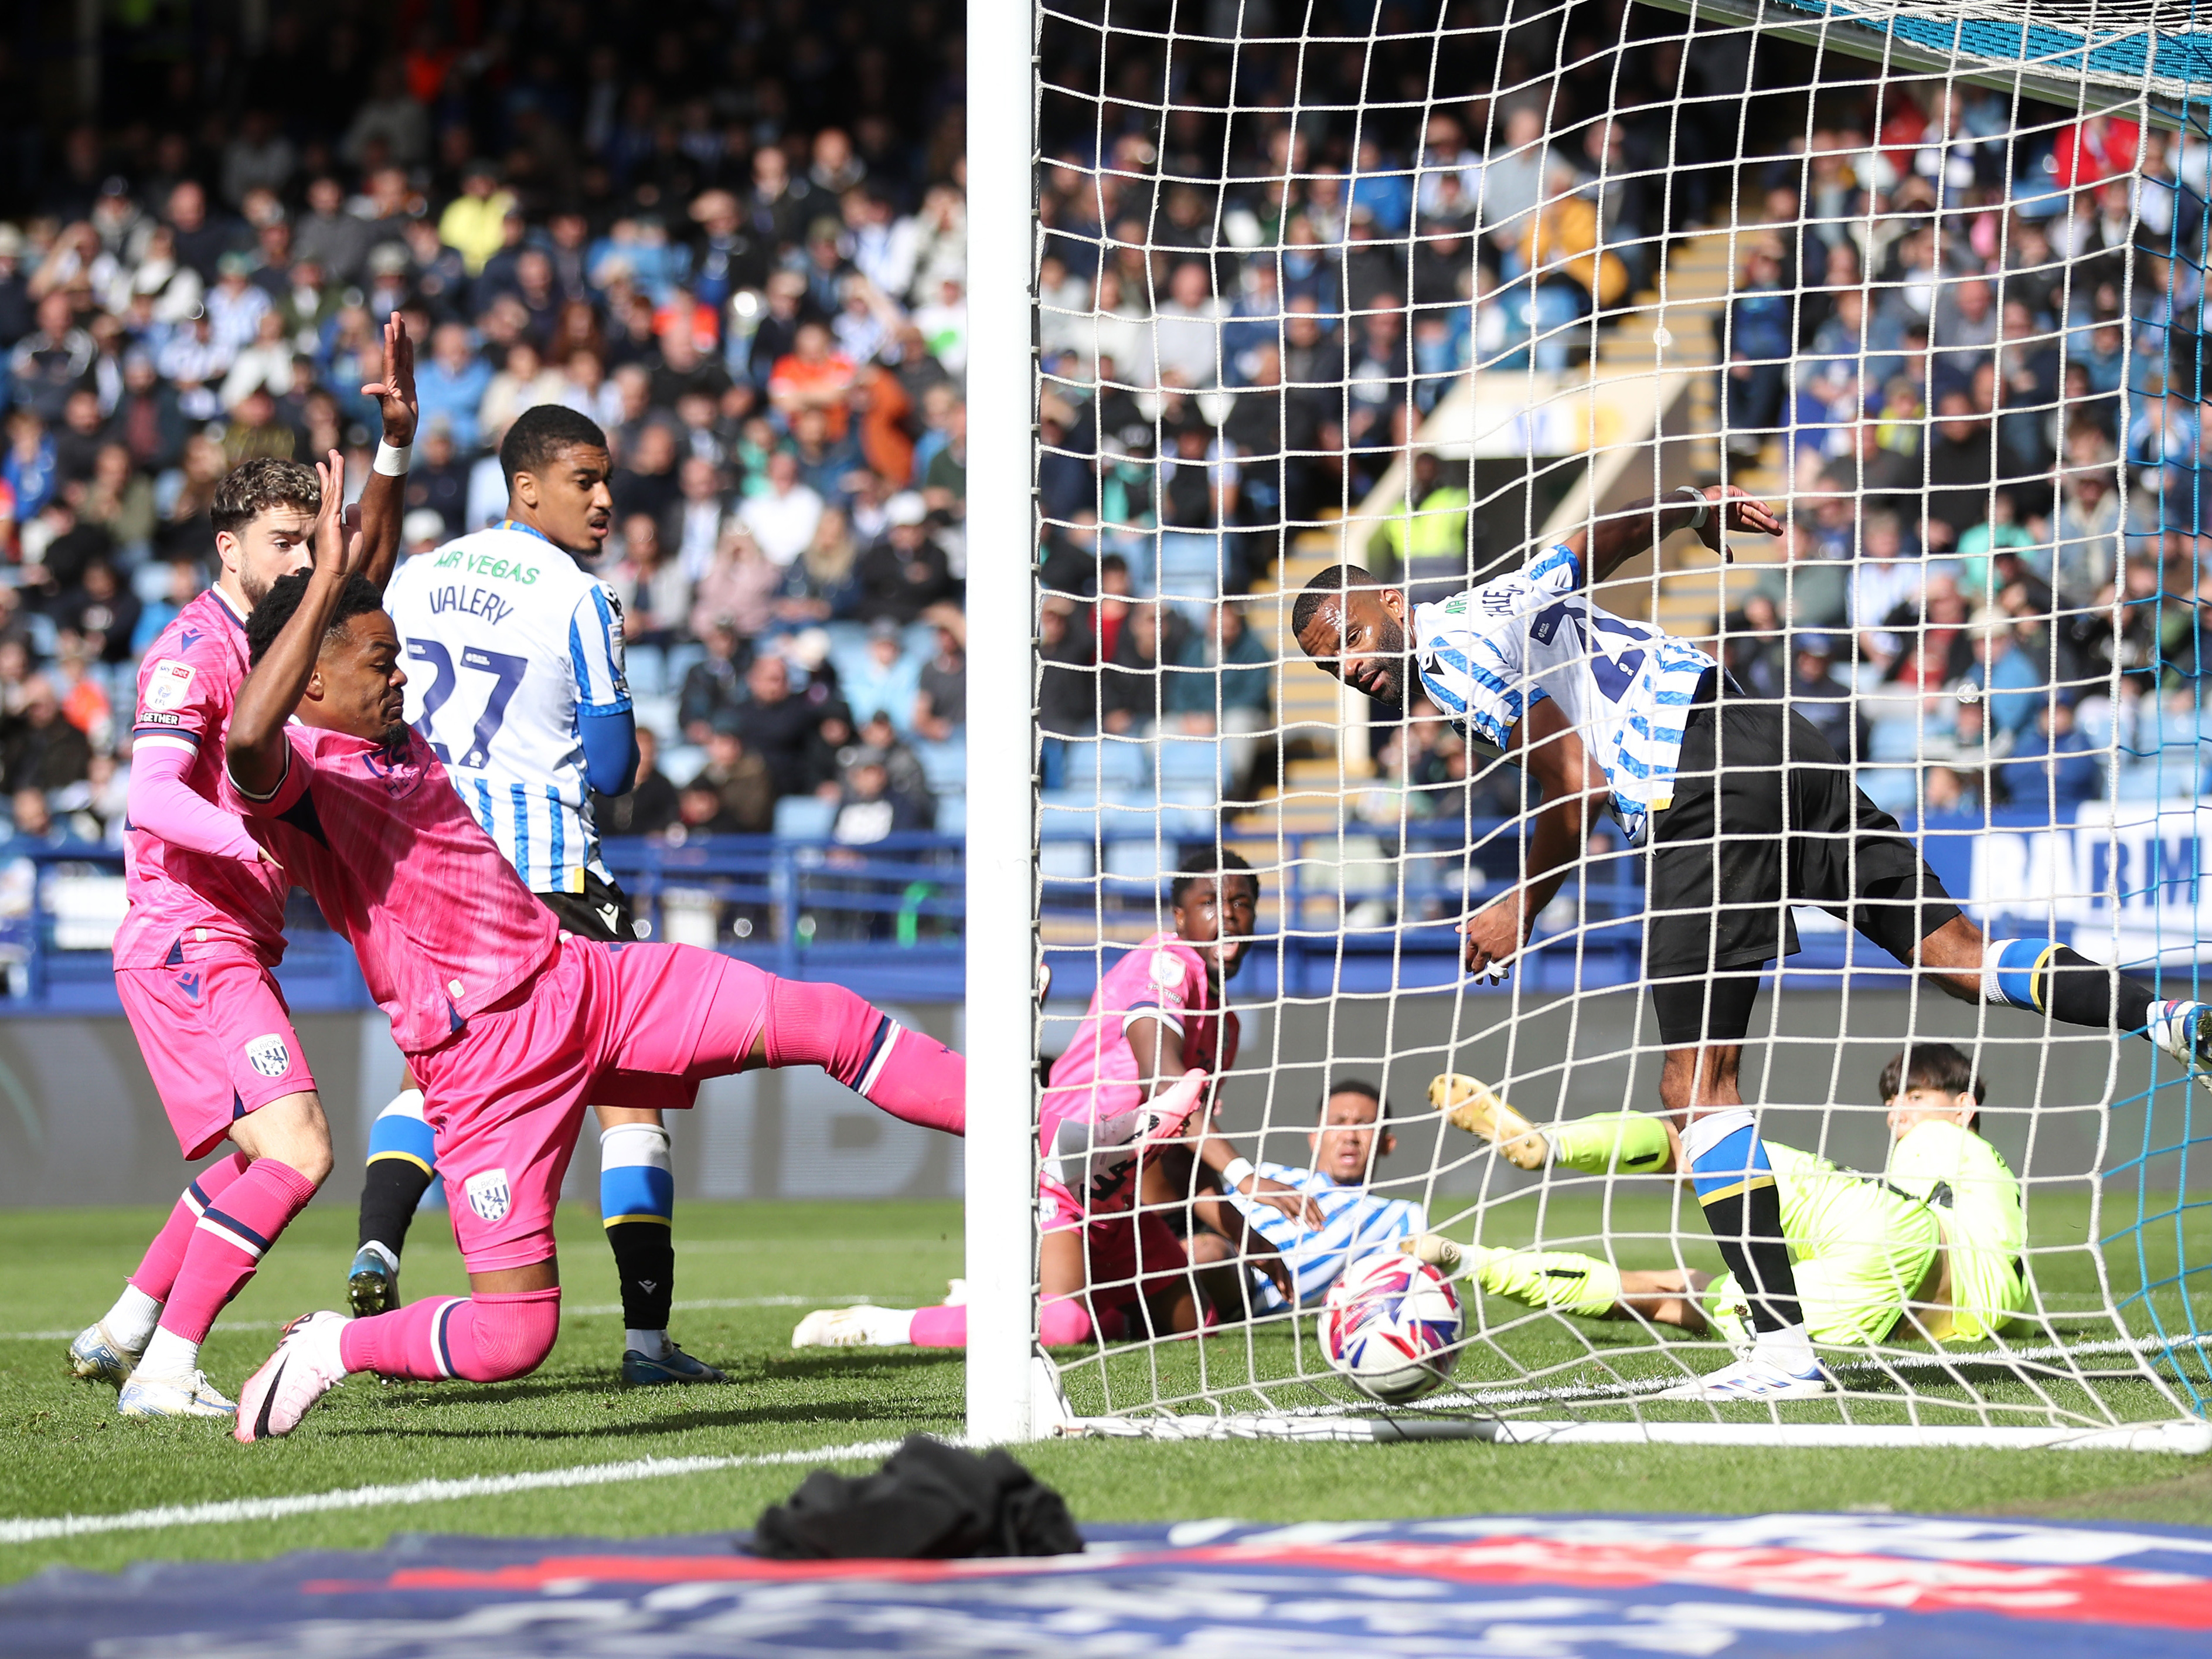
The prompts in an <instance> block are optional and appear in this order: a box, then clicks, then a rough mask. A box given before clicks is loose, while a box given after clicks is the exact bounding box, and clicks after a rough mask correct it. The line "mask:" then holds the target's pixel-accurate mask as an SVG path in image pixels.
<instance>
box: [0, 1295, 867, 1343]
mask: <svg viewBox="0 0 2212 1659" xmlns="http://www.w3.org/2000/svg"><path fill="white" fill-rule="evenodd" d="M872 1299H873V1298H872V1297H865V1296H726V1297H709V1298H707V1299H705V1300H702V1301H697V1302H671V1303H670V1304H668V1305H669V1307H670V1308H671V1309H672V1310H674V1311H676V1312H678V1313H701V1312H705V1311H708V1310H712V1309H716V1308H820V1307H826V1306H829V1305H832V1304H837V1303H842V1304H845V1305H846V1306H848V1307H856V1306H858V1305H859V1304H861V1303H863V1302H867V1301H872ZM622 1310H623V1306H622V1304H621V1303H619V1302H594V1303H591V1304H587V1305H586V1306H584V1307H580V1308H563V1309H562V1310H561V1311H562V1314H563V1315H564V1316H566V1317H568V1318H570V1319H588V1318H592V1317H594V1316H599V1315H605V1314H618V1313H620V1312H621V1311H622ZM83 1328H84V1327H82V1325H80V1326H78V1327H77V1328H76V1330H74V1331H0V1342H67V1341H69V1340H70V1339H71V1338H73V1337H75V1336H76V1334H77V1332H78V1331H82V1329H83ZM222 1328H223V1329H224V1330H226V1331H277V1330H282V1329H283V1328H284V1322H283V1320H281V1319H226V1320H224V1321H223V1322H222Z"/></svg>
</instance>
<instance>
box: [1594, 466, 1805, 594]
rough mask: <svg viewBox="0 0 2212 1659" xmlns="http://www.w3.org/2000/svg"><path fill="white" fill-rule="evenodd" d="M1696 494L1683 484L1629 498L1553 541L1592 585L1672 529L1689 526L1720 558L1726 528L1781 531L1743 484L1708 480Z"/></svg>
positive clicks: (1770, 512)
mask: <svg viewBox="0 0 2212 1659" xmlns="http://www.w3.org/2000/svg"><path fill="white" fill-rule="evenodd" d="M1697 494H1698V495H1700V496H1702V497H1703V498H1704V500H1703V504H1702V505H1701V504H1700V503H1699V501H1693V500H1692V499H1691V495H1690V492H1689V491H1687V490H1684V491H1682V492H1681V493H1680V494H1678V495H1669V496H1667V497H1665V498H1664V499H1663V500H1660V501H1653V500H1652V499H1651V498H1650V497H1649V496H1646V497H1645V498H1644V500H1642V501H1631V502H1630V503H1629V504H1628V505H1627V506H1626V507H1622V508H1621V509H1620V511H1618V512H1617V513H1608V514H1607V515H1606V516H1605V517H1604V518H1602V519H1600V520H1597V521H1596V522H1595V524H1587V525H1584V526H1582V527H1581V528H1580V529H1578V530H1577V531H1575V532H1572V533H1571V534H1570V535H1568V536H1565V537H1564V538H1561V540H1560V543H1559V545H1560V546H1562V547H1565V548H1566V549H1568V550H1570V551H1571V552H1572V553H1573V554H1574V556H1575V560H1576V562H1577V563H1578V564H1580V565H1581V566H1582V569H1583V586H1585V587H1595V586H1597V585H1598V584H1599V583H1600V582H1601V581H1605V580H1607V579H1608V578H1610V577H1611V576H1612V574H1613V572H1614V571H1616V570H1618V569H1620V567H1621V566H1622V565H1624V564H1626V563H1627V562H1629V560H1631V559H1632V558H1634V557H1635V556H1637V555H1638V554H1639V553H1643V552H1645V551H1648V550H1650V549H1651V548H1652V547H1654V546H1656V545H1657V544H1659V543H1660V542H1663V541H1665V540H1666V539H1667V538H1668V537H1669V536H1671V535H1673V534H1674V532H1676V531H1678V530H1694V531H1695V532H1697V536H1698V539H1699V541H1701V542H1703V543H1704V544H1705V545H1706V546H1707V547H1709V548H1711V550H1713V551H1714V552H1716V553H1717V554H1719V555H1720V556H1721V557H1722V558H1723V559H1726V558H1727V557H1729V550H1728V543H1727V542H1726V541H1725V540H1724V539H1723V538H1724V537H1725V536H1726V535H1727V533H1728V532H1729V531H1731V530H1734V531H1741V532H1744V533H1746V534H1758V535H1764V536H1779V535H1780V534H1781V533H1782V520H1780V519H1778V518H1777V517H1776V516H1775V515H1774V512H1773V510H1772V509H1771V507H1768V506H1767V505H1766V503H1765V501H1760V500H1759V498H1758V497H1757V496H1755V495H1753V494H1752V493H1751V492H1750V491H1749V490H1747V489H1737V488H1736V487H1735V485H1734V484H1713V485H1711V486H1709V487H1708V488H1706V489H1701V490H1699V491H1698V492H1697Z"/></svg>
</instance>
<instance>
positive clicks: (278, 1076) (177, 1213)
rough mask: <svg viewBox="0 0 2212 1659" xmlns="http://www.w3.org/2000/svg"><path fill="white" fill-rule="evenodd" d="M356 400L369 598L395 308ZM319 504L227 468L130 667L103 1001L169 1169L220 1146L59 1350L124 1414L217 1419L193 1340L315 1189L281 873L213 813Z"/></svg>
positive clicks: (315, 490)
mask: <svg viewBox="0 0 2212 1659" xmlns="http://www.w3.org/2000/svg"><path fill="white" fill-rule="evenodd" d="M362 394H363V395H364V396H366V397H372V398H376V399H377V401H378V403H379V404H380V408H381V410H382V412H383V421H384V442H383V444H382V446H381V447H380V448H379V449H378V451H377V458H376V463H375V468H374V471H373V472H372V473H371V474H370V477H369V479H368V483H367V484H366V485H365V486H364V487H363V489H362V496H361V504H360V505H361V515H362V538H363V541H364V542H365V544H367V548H368V553H367V559H366V564H365V570H366V574H367V575H368V580H370V582H371V583H372V584H380V583H381V582H382V581H383V580H385V578H386V576H388V575H389V574H391V570H392V561H393V559H394V558H395V557H396V556H397V555H398V548H399V520H400V517H401V514H402V511H403V509H404V505H405V503H404V497H403V487H404V483H405V479H404V473H405V471H406V454H407V446H408V445H409V444H410V442H411V441H413V438H414V433H415V416H416V410H415V372H414V353H413V348H412V347H411V346H410V343H409V342H408V338H407V328H406V325H405V324H404V323H403V322H401V321H400V319H399V318H398V315H397V313H395V314H394V315H393V316H392V319H390V320H389V321H388V322H387V323H386V325H385V328H384V378H383V380H380V381H378V382H375V383H374V384H372V385H369V386H363V387H362ZM323 505H324V496H323V493H322V484H321V483H320V482H319V480H318V478H317V477H316V474H315V470H314V469H313V467H310V466H306V465H301V463H299V462H297V461H286V460H276V459H256V460H251V461H247V462H246V463H244V464H243V465H240V466H238V467H236V468H234V469H233V470H232V471H231V472H230V473H229V474H228V476H226V477H224V478H222V480H221V481H220V482H219V483H217V484H216V489H215V495H214V498H213V500H212V501H210V503H209V517H210V520H212V522H213V525H214V529H215V543H216V556H217V557H218V558H219V559H220V560H221V562H222V569H221V571H220V573H219V574H217V576H216V583H215V586H213V587H211V588H210V589H209V590H208V591H207V592H204V593H202V594H201V595H199V597H198V598H197V599H193V600H192V601H191V604H189V605H185V607H184V608H183V609H182V610H181V611H179V612H178V613H177V615H176V617H175V618H174V619H173V621H172V622H171V623H169V625H168V626H167V628H165V629H162V630H161V635H160V636H159V637H158V638H156V639H155V641H154V645H153V647H152V649H150V650H149V651H148V652H147V653H146V655H145V658H144V659H143V662H142V663H141V664H140V665H139V670H138V703H137V715H136V718H135V719H134V720H133V721H132V731H131V788H130V797H129V800H128V802H127V807H128V810H127V811H126V813H125V829H124V837H123V841H124V852H125V860H124V871H125V890H126V891H127V893H128V896H129V908H127V910H126V911H125V915H124V918H123V925H122V927H120V928H118V930H117V932H116V935H115V988H116V994H117V995H118V997H119V998H120V1000H121V1001H122V1003H123V1012H124V1013H125V1016H126V1017H127V1018H129V1020H130V1022H131V1030H132V1032H133V1033H134V1034H135V1035H136V1036H137V1039H138V1047H139V1050H140V1052H141V1053H142V1054H144V1055H145V1057H146V1067H147V1070H148V1071H149V1072H150V1073H152V1074H153V1079H154V1087H155V1091H156V1093H158V1094H159V1095H160V1097H161V1107H162V1109H163V1110H164V1111H165V1112H166V1113H167V1115H168V1118H169V1123H170V1126H171V1127H173V1129H174V1130H175V1131H176V1134H177V1144H178V1146H179V1147H180V1148H181V1149H182V1150H183V1152H184V1154H185V1158H187V1159H194V1158H204V1157H206V1156H207V1155H208V1153H210V1152H212V1151H214V1150H215V1148H216V1147H217V1146H220V1145H222V1142H223V1141H224V1140H226V1139H228V1141H229V1142H230V1144H231V1146H232V1147H233V1148H234V1150H233V1151H232V1152H231V1153H230V1155H229V1156H228V1158H222V1159H220V1160H219V1161H217V1162H216V1163H214V1164H210V1165H209V1166H208V1168H206V1169H205V1170H202V1171H201V1172H200V1174H199V1175H198V1176H197V1177H196V1178H195V1179H194V1180H193V1181H192V1182H191V1184H190V1185H189V1186H187V1187H186V1188H185V1191H184V1193H183V1194H182V1196H180V1197H179V1199H178V1200H177V1202H176V1205H175V1207H174V1208H173V1209H172V1210H171V1212H170V1213H169V1218H168V1220H167V1223H165V1224H164V1225H163V1226H162V1228H161V1231H160V1232H159V1233H157V1234H156V1235H155V1238H154V1242H153V1243H152V1244H151V1245H149V1247H148V1249H147V1250H146V1254H145V1255H144V1257H143V1260H141V1261H140V1262H139V1264H138V1268H137V1272H135V1273H132V1274H131V1278H130V1279H129V1281H128V1282H127V1283H126V1284H125V1286H124V1290H123V1294H122V1295H121V1296H120V1297H118V1298H117V1299H116V1303H115V1305H114V1306H113V1307H112V1308H110V1309H109V1310H107V1312H106V1314H105V1315H104V1316H101V1317H100V1319H98V1320H96V1321H94V1322H93V1323H92V1324H91V1325H90V1326H88V1328H86V1329H85V1330H84V1331H82V1333H80V1334H78V1336H77V1338H76V1340H75V1341H73V1342H71V1343H70V1350H69V1363H70V1370H72V1371H74V1372H75V1373H76V1375H77V1376H80V1377H82V1378H84V1379H85V1380H86V1381H88V1382H93V1381H105V1382H109V1383H115V1384H116V1385H117V1386H118V1389H120V1393H119V1394H118V1396H117V1401H116V1405H117V1408H118V1410H119V1411H120V1412H121V1413H123V1415H124V1416H125V1417H228V1416H229V1415H230V1414H231V1413H232V1412H233V1411H234V1409H235V1407H233V1405H232V1404H231V1402H230V1401H229V1400H228V1399H227V1398H225V1397H224V1396H223V1395H222V1392H221V1391H220V1390H219V1389H216V1388H215V1387H214V1385H213V1384H211V1383H210V1382H209V1381H208V1379H207V1374H206V1373H205V1372H204V1371H203V1370H201V1369H200V1363H199V1352H200V1344H201V1343H202V1342H203V1341H204V1340H205V1339H206V1337H207V1334H208V1332H209V1330H210V1328H212V1327H213V1325H214V1323H215V1320H216V1315H217V1314H219V1313H220V1312H221V1311H222V1309H223V1308H224V1307H225V1306H226V1305H228V1303H229V1302H230V1300H231V1298H232V1297H234V1296H236V1295H237V1294H238V1292H239V1291H240V1289H242V1288H243V1287H244V1285H245V1284H246V1280H247V1279H251V1278H252V1276H253V1273H254V1271H255V1269H256V1268H257V1267H258V1266H259V1264H260V1261H261V1258H262V1256H263V1255H264V1254H265V1253H266V1252H267V1250H268V1249H269V1248H270V1245H272V1244H274V1243H276V1238H277V1236H278V1235H279V1234H281V1233H282V1232H283V1231H284V1229H285V1227H286V1226H287V1225H289V1223H290V1221H291V1219H292V1218H293V1217H294V1216H295V1215H297V1214H298V1213H299V1212H300V1210H301V1206H304V1205H305V1204H306V1203H307V1200H308V1199H310V1198H311V1197H313V1195H314V1193H315V1189H316V1188H318V1187H319V1186H320V1185H321V1184H322V1182H323V1179H324V1177H325V1176H327V1175H328V1174H329V1173H330V1168H331V1133H330V1127H329V1125H328V1124H327V1123H326V1122H325V1120H324V1117H323V1107H322V1100H321V1097H319V1095H318V1094H317V1092H316V1090H315V1079H314V1076H313V1073H312V1072H310V1071H309V1069H308V1066H307V1054H306V1053H305V1052H304V1051H303V1050H302V1049H301V1046H300V1039H299V1036H298V1035H297V1034H296V1033H295V1031H294V1030H292V1017H291V1013H290V1012H289V1010H288V1009H287V1008H286V1006H285V1004H284V995H283V992H282V991H281V990H279V989H278V988H277V985H276V976H275V974H274V972H273V970H274V969H275V968H276V964H277V963H279V962H281V961H282V960H283V956H284V898H285V895H286V893H287V892H289V890H290V888H291V878H289V876H288V875H287V874H286V873H285V872H284V870H283V867H282V866H279V865H278V864H277V863H276V861H275V860H273V859H271V858H270V856H269V854H267V853H266V852H265V851H264V850H263V848H261V846H260V845H259V843H258V842H256V841H255V840H254V839H253V837H252V836H250V835H248V834H247V833H246V827H245V825H244V824H242V823H240V821H239V820H238V818H237V817H235V816H234V814H232V813H230V812H228V811H224V810H223V809H222V807H221V806H219V805H217V804H216V802H217V799H218V796H219V793H220V790H221V785H222V734H223V729H224V727H225V726H226V725H227V724H228V721H229V719H230V711H231V705H232V702H233V701H234V699H235V697H236V696H237V693H238V688H239V685H240V683H241V682H242V681H243V680H244V679H245V678H246V616H247V614H248V613H249V612H250V611H252V609H253V606H254V605H255V604H256V603H257V602H258V600H259V599H261V597H262V595H264V593H266V592H268V591H269V588H270V584H271V583H273V582H275V581H276V580H277V579H278V578H279V577H281V576H283V575H285V574H289V572H291V571H294V570H296V569H299V568H302V567H303V566H304V565H305V564H306V563H307V549H308V538H309V537H310V535H311V534H312V533H313V529H314V526H315V520H316V517H317V515H318V514H319V513H320V512H321V510H322V508H323Z"/></svg>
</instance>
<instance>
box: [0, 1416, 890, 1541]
mask: <svg viewBox="0 0 2212 1659" xmlns="http://www.w3.org/2000/svg"><path fill="white" fill-rule="evenodd" d="M898 1447H899V1443H898V1442H897V1441H896V1440H861V1441H855V1442H854V1443H852V1444H850V1445H846V1446H821V1447H817V1448H816V1449H813V1450H811V1451H783V1452H761V1453H758V1454H756V1455H751V1456H747V1457H641V1458H635V1459H633V1460H631V1461H630V1462H623V1463H585V1464H580V1465H578V1466H577V1467H575V1468H566V1469H538V1470H535V1471H532V1472H531V1473H528V1474H480V1475H472V1476H470V1477H468V1478H467V1479H465V1480H411V1481H409V1482H408V1483H407V1484H406V1485H404V1486H348V1487H344V1488H343V1489H341V1490H339V1491H337V1492H302V1493H301V1494H299V1495H298V1496H296V1497H292V1498H229V1499H227V1500H225V1501H222V1502H220V1503H214V1504H165V1505H163V1506H162V1507H161V1508H159V1509H150V1510H125V1511H124V1512H123V1513H122V1514H119V1515H57V1516H21V1517H19V1518H17V1519H15V1520H12V1521H0V1544H32V1543H39V1542H42V1541H46V1540H48V1539H54V1538H79V1537H82V1536H83V1535H84V1534H88V1533H100V1532H146V1531H157V1530H165V1529H167V1528H171V1527H209V1526H222V1525H225V1524H228V1523H229V1522H237V1521H281V1520H284V1519H286V1518H287V1517H289V1516H295V1515H327V1514H330V1513H331V1512H332V1511H333V1510H373V1509H383V1508H386V1507H387V1506H390V1505H396V1504H446V1503H451V1502H453V1501H454V1500H455V1499H457V1498H503V1497H505V1496H507V1494H508V1493H510V1492H545V1491H549V1490H553V1489H556V1488H562V1487H570V1486H623V1485H626V1484H628V1483H629V1482H631V1481H634V1480H666V1479H669V1478H670V1477H671V1476H675V1475H684V1474H715V1473H718V1472H719V1471H721V1470H724V1469H745V1468H769V1467H770V1466H773V1465H776V1464H784V1463H819V1462H833V1463H834V1462H851V1461H854V1460H855V1459H866V1458H872V1457H884V1456H888V1455H890V1453H892V1452H894V1451H896V1450H897V1449H898Z"/></svg>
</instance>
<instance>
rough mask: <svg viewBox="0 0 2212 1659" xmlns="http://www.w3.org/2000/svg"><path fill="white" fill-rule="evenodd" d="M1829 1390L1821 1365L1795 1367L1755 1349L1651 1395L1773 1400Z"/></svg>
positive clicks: (1812, 1396) (1807, 1396) (1718, 1400)
mask: <svg viewBox="0 0 2212 1659" xmlns="http://www.w3.org/2000/svg"><path fill="white" fill-rule="evenodd" d="M1828 1392H1829V1385H1828V1379H1827V1376H1826V1374H1825V1373H1823V1372H1822V1371H1821V1370H1820V1367H1819V1366H1818V1365H1815V1366H1814V1367H1813V1368H1812V1370H1808V1371H1795V1370H1790V1369H1789V1368H1788V1367H1786V1366H1784V1365H1778V1364H1776V1363H1775V1362H1774V1361H1772V1360H1771V1359H1762V1358H1759V1355H1758V1354H1756V1353H1753V1354H1752V1355H1750V1356H1749V1357H1748V1358H1743V1359H1739V1360H1736V1361H1735V1362H1733V1363H1732V1364H1726V1365H1723V1366H1722V1367H1721V1368H1720V1370H1717V1371H1708V1372H1706V1373H1705V1376H1699V1377H1692V1379H1691V1380H1690V1381H1689V1382H1687V1383H1678V1384H1677V1385H1675V1386H1674V1388H1671V1389H1665V1390H1663V1391H1662V1392H1661V1393H1659V1394H1656V1395H1653V1396H1652V1398H1653V1399H1655V1400H1705V1401H1713V1402H1715V1403H1722V1402H1725V1401H1753V1402H1756V1403H1759V1404H1764V1403H1765V1402H1766V1401H1771V1400H1819V1399H1820V1398H1822V1397H1824V1396H1825V1395H1826V1394H1827V1393H1828Z"/></svg>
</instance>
